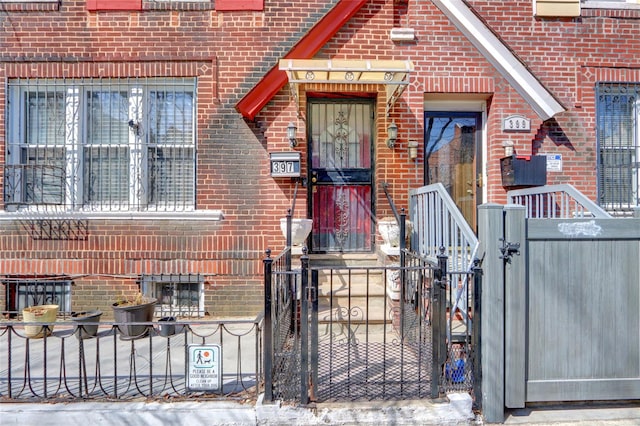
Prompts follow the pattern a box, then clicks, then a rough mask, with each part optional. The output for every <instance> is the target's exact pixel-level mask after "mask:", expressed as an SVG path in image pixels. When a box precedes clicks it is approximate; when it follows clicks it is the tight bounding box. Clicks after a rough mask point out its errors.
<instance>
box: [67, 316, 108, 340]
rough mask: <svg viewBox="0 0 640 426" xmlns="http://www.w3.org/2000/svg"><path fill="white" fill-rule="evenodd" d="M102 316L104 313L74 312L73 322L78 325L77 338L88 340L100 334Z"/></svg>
mask: <svg viewBox="0 0 640 426" xmlns="http://www.w3.org/2000/svg"><path fill="white" fill-rule="evenodd" d="M101 316H102V311H98V310H95V311H82V312H73V313H72V314H71V321H73V322H75V323H76V324H77V330H76V333H75V334H76V337H77V338H79V339H86V338H88V337H92V336H95V335H96V334H98V322H99V321H100V317H101Z"/></svg>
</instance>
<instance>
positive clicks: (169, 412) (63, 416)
mask: <svg viewBox="0 0 640 426" xmlns="http://www.w3.org/2000/svg"><path fill="white" fill-rule="evenodd" d="M0 424H2V425H3V426H10V425H11V426H13V425H17V426H31V425H38V426H58V425H65V426H76V425H78V426H80V425H81V426H88V425H91V426H99V425H127V426H143V425H145V426H146V425H171V426H174V425H180V426H181V425H184V426H199V425H242V426H245V425H265V426H269V425H456V426H459V425H481V424H483V421H482V419H481V418H480V417H479V416H476V415H475V414H474V413H473V411H472V409H471V398H470V396H469V395H468V394H451V395H449V396H448V398H446V399H444V400H443V401H439V402H432V401H422V400H420V401H399V402H356V403H327V404H318V405H317V406H316V407H315V408H313V409H311V408H300V407H295V406H289V405H282V404H263V403H262V399H261V398H260V399H259V400H258V403H257V404H252V403H251V404H242V403H236V402H229V401H213V402H212V401H203V402H198V401H185V402H145V401H140V402H75V403H67V404H51V403H43V404H33V403H0ZM484 424H486V423H484ZM505 424H507V425H538V426H542V425H558V426H562V425H581V426H587V425H589V426H591V425H596V426H631V425H640V406H639V405H637V404H636V405H634V404H622V405H620V404H598V405H581V404H579V405H574V406H542V407H536V408H531V409H522V410H513V411H511V412H510V413H508V415H507V417H506V419H505Z"/></svg>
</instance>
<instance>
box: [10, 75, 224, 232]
mask: <svg viewBox="0 0 640 426" xmlns="http://www.w3.org/2000/svg"><path fill="white" fill-rule="evenodd" d="M14 81H15V83H14V82H13V81H10V83H9V91H8V96H7V99H8V104H7V113H8V116H9V120H8V126H7V136H8V137H7V141H8V142H7V145H8V152H7V156H6V162H7V164H8V165H18V166H19V165H21V164H23V163H22V158H21V157H22V150H23V148H43V149H44V148H54V147H56V148H57V147H60V148H63V149H65V176H66V178H65V181H64V187H65V189H64V198H65V199H64V200H63V203H62V204H59V205H46V206H45V203H30V204H27V203H26V202H27V200H25V199H24V198H25V196H26V194H23V193H22V189H21V188H20V185H16V187H17V188H16V190H15V193H14V195H15V197H14V198H15V199H16V200H17V202H18V203H19V204H21V207H20V209H21V210H23V211H31V212H34V213H38V212H43V211H46V212H47V213H65V212H69V211H73V212H85V213H94V214H95V213H96V212H98V213H99V212H103V213H117V212H125V213H129V212H145V211H147V212H190V211H194V210H195V193H196V191H195V182H196V118H197V112H196V110H197V97H196V80H195V78H192V79H170V78H165V79H145V80H144V81H143V82H140V83H136V82H133V83H127V81H126V80H124V79H122V80H117V79H114V80H102V81H100V83H99V84H95V85H92V84H91V82H90V80H75V81H64V80H55V79H38V81H37V82H35V83H23V80H14ZM170 83H173V85H174V86H173V87H174V92H173V93H176V94H180V93H189V94H190V95H191V99H192V101H191V105H190V106H191V111H190V114H191V116H190V120H191V126H192V127H191V129H190V131H191V141H190V142H188V143H180V144H172V143H151V141H150V138H147V139H145V138H144V137H141V135H140V134H137V133H136V131H135V130H134V129H133V127H132V129H131V131H130V132H129V141H128V150H129V151H128V153H129V174H130V175H129V199H128V200H127V201H126V202H124V203H121V204H120V203H106V204H105V203H100V202H90V201H89V200H84V199H83V198H84V194H83V185H84V184H85V182H83V176H84V172H83V167H84V164H83V150H84V149H86V148H90V147H95V148H100V144H96V145H91V144H89V143H88V135H87V134H86V133H87V129H86V128H87V126H86V124H87V120H88V111H87V109H88V93H89V92H122V91H123V88H126V89H127V91H128V102H129V111H128V114H129V116H128V117H127V118H128V120H129V123H134V124H138V123H139V124H140V125H141V126H145V125H146V123H145V120H146V119H147V117H145V111H144V107H145V106H146V105H150V104H149V101H148V99H146V95H147V94H148V93H151V92H165V93H169V92H167V89H166V85H167V84H170ZM39 84H42V86H40V85H39ZM63 91H64V93H65V95H64V96H65V101H64V102H65V107H64V108H65V113H64V115H65V123H64V145H62V144H58V145H53V144H50V145H42V146H40V145H39V144H31V145H29V144H27V142H26V134H25V131H24V129H25V128H26V125H27V123H26V112H25V111H26V108H28V107H27V105H26V102H27V100H26V97H27V93H36V94H39V93H61V92H63ZM15 115H18V117H19V118H18V119H16V118H15ZM9 141H17V142H18V143H17V144H13V145H9ZM113 146H117V145H113ZM18 147H19V149H15V148H18ZM152 148H155V149H157V150H158V151H160V150H162V149H171V148H180V149H184V150H185V151H187V152H189V150H190V151H191V152H190V153H189V155H190V157H191V168H185V169H184V170H185V171H186V173H187V174H190V175H191V185H192V186H191V190H190V194H188V195H190V198H189V197H187V198H186V199H185V200H183V199H182V198H181V197H179V201H174V202H173V203H172V202H168V203H165V202H158V200H156V202H155V204H149V199H148V195H149V194H150V191H151V187H150V185H151V181H150V177H149V175H148V170H147V169H148V166H149V164H148V160H149V159H148V153H149V149H152ZM158 188H159V186H156V187H155V189H158ZM117 204H120V205H117ZM220 215H221V213H220ZM214 219H215V217H214Z"/></svg>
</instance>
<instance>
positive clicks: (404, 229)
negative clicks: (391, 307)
mask: <svg viewBox="0 0 640 426" xmlns="http://www.w3.org/2000/svg"><path fill="white" fill-rule="evenodd" d="M406 234H407V214H406V213H405V211H404V208H403V209H402V213H400V271H399V273H400V340H401V341H402V342H404V336H405V329H404V326H405V324H404V321H405V318H404V309H405V306H404V304H405V301H406V300H407V299H406V297H407V294H406V291H407V289H406V288H405V285H406V282H407V277H406V274H407V271H406V269H405V266H406V263H407V259H406V256H405V252H404V250H405V249H406V247H407V242H406ZM412 296H413V295H412Z"/></svg>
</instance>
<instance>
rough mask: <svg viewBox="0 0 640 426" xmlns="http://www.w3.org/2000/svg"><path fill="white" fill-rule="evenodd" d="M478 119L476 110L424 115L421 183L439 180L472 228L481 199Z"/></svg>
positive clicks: (474, 226) (427, 183)
mask: <svg viewBox="0 0 640 426" xmlns="http://www.w3.org/2000/svg"><path fill="white" fill-rule="evenodd" d="M481 118H482V117H481V115H480V113H477V112H450V111H449V112H433V111H427V112H425V114H424V129H425V130H424V132H425V136H424V141H425V147H424V155H425V160H424V164H425V168H424V170H425V177H424V183H425V185H429V184H432V183H437V182H440V183H442V184H443V185H444V187H445V188H446V189H447V191H448V192H449V195H451V198H453V201H454V202H455V203H456V205H457V206H458V209H460V211H461V212H462V215H463V216H464V218H465V219H466V220H467V222H468V223H469V225H470V226H471V229H473V230H474V231H475V230H476V207H477V206H478V204H480V203H481V202H482V201H481V198H482V174H481V170H482V168H481V167H480V166H479V164H481V163H480V147H481V140H482V136H481V129H482V126H481Z"/></svg>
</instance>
